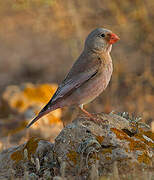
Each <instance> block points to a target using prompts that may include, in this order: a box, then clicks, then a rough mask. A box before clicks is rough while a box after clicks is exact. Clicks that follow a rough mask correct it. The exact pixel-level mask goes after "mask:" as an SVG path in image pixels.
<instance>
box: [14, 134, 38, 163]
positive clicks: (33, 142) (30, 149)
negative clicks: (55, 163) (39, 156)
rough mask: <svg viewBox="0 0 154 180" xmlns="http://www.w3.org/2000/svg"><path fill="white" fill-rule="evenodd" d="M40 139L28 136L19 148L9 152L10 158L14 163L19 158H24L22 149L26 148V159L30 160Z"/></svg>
mask: <svg viewBox="0 0 154 180" xmlns="http://www.w3.org/2000/svg"><path fill="white" fill-rule="evenodd" d="M40 140H41V139H40V138H36V137H32V138H30V139H29V141H28V142H27V143H26V144H25V145H24V147H23V148H22V149H21V150H18V151H15V152H13V153H12V154H11V159H12V160H13V161H15V162H16V163H18V162H19V161H21V160H24V150H25V149H26V150H27V153H28V154H27V155H28V159H29V160H30V158H31V155H33V154H34V153H35V152H36V149H37V147H38V143H39V141H40Z"/></svg>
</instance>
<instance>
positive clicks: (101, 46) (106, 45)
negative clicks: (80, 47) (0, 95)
mask: <svg viewBox="0 0 154 180" xmlns="http://www.w3.org/2000/svg"><path fill="white" fill-rule="evenodd" d="M119 39H120V38H119V37H118V36H117V35H116V34H114V33H113V32H112V31H110V30H108V29H104V28H97V29H95V30H93V31H92V32H91V33H90V34H89V35H88V37H87V39H86V41H85V48H86V49H87V50H93V51H97V52H110V51H111V48H112V44H114V43H115V42H117V41H118V40H119Z"/></svg>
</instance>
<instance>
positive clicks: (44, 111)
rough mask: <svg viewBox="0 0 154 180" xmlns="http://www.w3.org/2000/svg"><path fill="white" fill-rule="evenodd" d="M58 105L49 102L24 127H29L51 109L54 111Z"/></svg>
mask: <svg viewBox="0 0 154 180" xmlns="http://www.w3.org/2000/svg"><path fill="white" fill-rule="evenodd" d="M57 108H58V107H57V106H56V104H54V105H51V104H50V102H49V103H48V104H47V105H46V106H45V107H44V108H43V109H42V110H41V111H40V112H39V114H38V115H37V116H36V117H35V118H34V119H33V120H32V121H31V122H30V123H29V124H28V125H27V126H26V128H29V127H30V126H31V125H32V124H34V123H35V122H36V121H37V120H39V119H40V118H41V117H42V116H44V115H46V114H48V113H49V112H51V111H54V110H55V109H57Z"/></svg>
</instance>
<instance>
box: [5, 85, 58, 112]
mask: <svg viewBox="0 0 154 180" xmlns="http://www.w3.org/2000/svg"><path fill="white" fill-rule="evenodd" d="M56 89H57V85H55V84H41V85H36V86H35V85H33V84H30V83H27V84H24V85H23V87H18V86H8V87H7V89H6V91H5V92H4V93H3V99H4V100H6V101H7V102H8V104H9V105H10V107H11V108H13V109H15V110H16V111H18V112H21V113H22V112H24V111H26V110H27V108H29V107H30V106H42V105H44V104H45V103H47V102H48V101H49V99H50V98H51V96H52V95H53V94H54V92H55V91H56Z"/></svg>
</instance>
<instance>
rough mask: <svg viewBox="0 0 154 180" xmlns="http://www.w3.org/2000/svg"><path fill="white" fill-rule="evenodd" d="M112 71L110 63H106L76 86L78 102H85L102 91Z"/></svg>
mask: <svg viewBox="0 0 154 180" xmlns="http://www.w3.org/2000/svg"><path fill="white" fill-rule="evenodd" d="M112 71H113V68H112V63H109V64H106V65H105V66H102V67H100V70H99V71H98V73H97V74H96V76H94V77H93V78H92V79H90V80H88V81H87V82H86V83H85V84H84V85H83V86H81V87H80V88H78V90H77V92H76V93H77V94H76V95H77V96H78V100H79V104H87V103H89V102H90V101H92V100H93V99H95V98H96V97H97V96H98V95H99V94H100V93H102V92H103V91H104V90H105V89H106V87H107V85H108V83H109V81H110V79H111V75H112Z"/></svg>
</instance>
